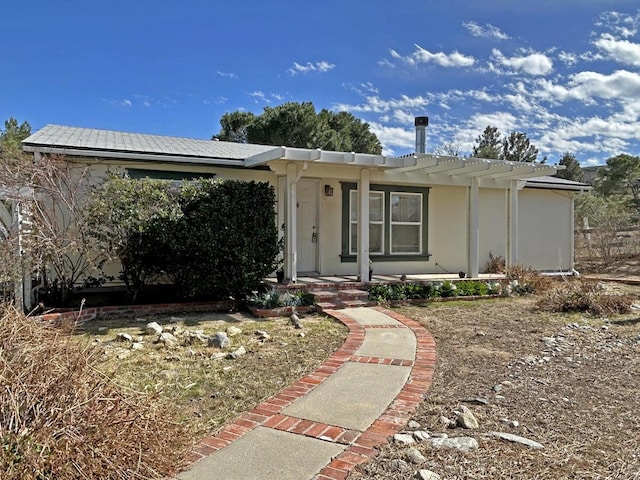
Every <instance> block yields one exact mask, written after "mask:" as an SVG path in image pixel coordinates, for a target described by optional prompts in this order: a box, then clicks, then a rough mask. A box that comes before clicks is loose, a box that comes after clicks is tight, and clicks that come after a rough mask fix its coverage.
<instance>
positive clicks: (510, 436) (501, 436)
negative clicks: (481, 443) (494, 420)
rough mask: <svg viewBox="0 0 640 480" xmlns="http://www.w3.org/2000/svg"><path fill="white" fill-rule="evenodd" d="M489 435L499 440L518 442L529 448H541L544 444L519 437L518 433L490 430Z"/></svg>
mask: <svg viewBox="0 0 640 480" xmlns="http://www.w3.org/2000/svg"><path fill="white" fill-rule="evenodd" d="M491 436H493V437H496V438H498V439H500V440H506V441H507V442H514V443H519V444H521V445H525V446H527V447H529V448H533V449H542V448H544V445H542V444H541V443H538V442H534V441H533V440H530V439H528V438H524V437H521V436H520V435H514V434H512V433H504V432H491Z"/></svg>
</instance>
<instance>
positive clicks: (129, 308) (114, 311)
mask: <svg viewBox="0 0 640 480" xmlns="http://www.w3.org/2000/svg"><path fill="white" fill-rule="evenodd" d="M233 308H235V302H232V301H221V302H187V303H150V304H141V305H115V306H112V305H108V306H104V307H88V308H83V309H82V310H68V309H61V310H60V311H57V312H52V313H45V314H42V315H33V316H31V317H29V318H33V319H34V320H39V321H41V322H45V323H56V322H60V321H63V320H69V321H72V322H74V323H76V324H82V323H84V322H87V321H90V320H95V319H96V318H98V317H114V316H118V315H144V314H147V315H150V314H160V313H180V312H185V313H186V312H211V311H226V310H231V309H233Z"/></svg>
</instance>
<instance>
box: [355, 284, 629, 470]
mask: <svg viewBox="0 0 640 480" xmlns="http://www.w3.org/2000/svg"><path fill="white" fill-rule="evenodd" d="M614 288H616V289H620V288H623V287H618V286H617V287H614ZM624 288H625V290H626V292H627V293H631V294H632V295H635V296H636V297H637V298H640V296H639V294H640V288H627V287H624ZM534 303H535V301H534V299H532V298H515V299H501V300H495V301H482V302H454V303H447V304H430V305H428V306H426V307H405V308H401V309H400V310H401V311H402V313H403V314H405V315H407V316H409V317H411V318H414V319H417V320H419V321H420V322H421V323H422V324H423V325H424V326H425V327H426V328H427V329H429V331H431V332H432V334H433V335H434V337H435V339H436V343H437V354H438V361H437V367H436V372H435V376H434V382H433V385H432V387H431V389H430V390H429V393H428V394H427V396H426V399H425V401H424V402H423V404H422V405H421V406H420V408H419V410H418V412H417V414H416V415H415V417H414V421H415V422H417V423H418V424H419V426H418V425H417V424H415V425H413V428H414V429H417V430H423V431H427V432H429V434H430V435H431V436H433V435H434V434H435V435H441V434H446V435H447V436H448V437H461V436H468V437H472V438H474V439H476V440H477V442H478V444H479V447H478V448H477V449H476V450H473V451H470V452H466V453H463V452H460V451H458V450H454V449H450V448H442V447H440V448H438V447H435V446H434V445H433V444H432V443H431V442H430V441H429V440H426V441H421V442H417V443H416V444H413V445H401V444H400V443H398V442H394V443H392V444H391V445H389V446H387V447H385V448H383V449H382V450H381V452H380V453H379V455H378V456H377V457H375V458H374V459H373V460H372V461H371V462H369V463H368V464H364V465H361V466H360V467H359V468H358V469H357V470H356V471H354V472H352V473H351V475H350V476H349V479H351V480H353V479H369V480H379V479H400V480H401V479H413V478H428V477H418V476H417V474H418V471H419V470H430V471H432V472H434V473H436V474H438V475H440V476H441V478H442V479H445V478H446V479H475V478H483V479H484V478H491V479H503V478H504V479H506V478H510V479H512V478H518V479H542V478H544V479H609V478H611V479H640V412H639V411H638V408H639V406H640V402H639V401H638V392H639V391H640V310H634V311H633V312H632V313H631V314H629V315H624V316H616V317H610V318H608V319H594V318H589V317H584V316H581V315H577V314H574V315H566V314H563V315H554V314H545V313H540V312H537V311H535V309H534ZM472 398H480V399H481V400H486V402H487V403H486V405H484V404H479V403H477V402H468V401H467V402H465V401H463V400H468V399H472ZM462 405H466V406H467V407H468V408H469V409H470V410H471V412H472V413H473V414H474V416H475V417H476V418H477V420H478V422H479V428H477V429H464V428H461V427H453V428H452V427H450V426H447V425H445V423H444V419H443V417H446V418H447V419H450V420H455V419H456V413H455V412H459V411H460V410H461V406H462ZM491 432H504V433H510V434H515V435H519V436H522V437H525V438H527V439H530V440H534V441H536V442H539V443H541V444H542V445H543V447H544V448H542V449H532V448H529V447H527V446H524V445H521V444H518V443H511V442H506V441H502V440H498V439H496V438H495V437H492V436H491V435H490V434H491ZM411 449H416V450H417V451H418V452H420V453H421V454H422V455H423V456H424V459H422V460H421V459H420V458H413V459H412V458H411V457H412V456H413V457H416V455H415V452H411ZM411 453H413V455H412V454H411Z"/></svg>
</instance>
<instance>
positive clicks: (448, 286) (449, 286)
mask: <svg viewBox="0 0 640 480" xmlns="http://www.w3.org/2000/svg"><path fill="white" fill-rule="evenodd" d="M438 293H439V296H441V297H442V298H449V297H455V296H456V295H458V287H456V285H455V283H453V282H450V281H449V280H445V281H444V282H442V285H440V288H439V290H438Z"/></svg>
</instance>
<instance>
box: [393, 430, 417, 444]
mask: <svg viewBox="0 0 640 480" xmlns="http://www.w3.org/2000/svg"><path fill="white" fill-rule="evenodd" d="M393 441H394V442H396V443H400V444H401V445H411V444H412V443H416V441H415V440H414V439H413V436H412V435H409V434H408V433H396V434H395V435H394V436H393Z"/></svg>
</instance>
